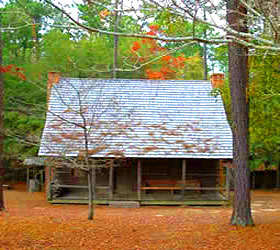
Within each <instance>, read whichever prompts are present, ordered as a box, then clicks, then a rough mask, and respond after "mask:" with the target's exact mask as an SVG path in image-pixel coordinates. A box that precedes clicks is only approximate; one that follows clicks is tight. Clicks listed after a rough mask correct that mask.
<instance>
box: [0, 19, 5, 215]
mask: <svg viewBox="0 0 280 250" xmlns="http://www.w3.org/2000/svg"><path fill="white" fill-rule="evenodd" d="M0 27H1V18H0ZM2 63H3V58H2V31H0V211H1V210H4V209H5V206H4V195H3V186H2V185H3V177H4V166H3V159H4V157H3V153H4V152H3V143H4V119H3V112H4V103H3V102H4V100H3V98H4V79H3V72H2V71H1V67H2Z"/></svg>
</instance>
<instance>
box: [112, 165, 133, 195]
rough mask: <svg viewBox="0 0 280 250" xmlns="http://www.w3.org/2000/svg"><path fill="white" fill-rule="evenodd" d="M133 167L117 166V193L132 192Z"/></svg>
mask: <svg viewBox="0 0 280 250" xmlns="http://www.w3.org/2000/svg"><path fill="white" fill-rule="evenodd" d="M132 176H133V168H132V167H116V168H115V181H116V186H115V187H116V189H115V191H116V193H117V194H120V195H122V194H124V195H125V194H130V193H131V192H132V186H133V178H132Z"/></svg>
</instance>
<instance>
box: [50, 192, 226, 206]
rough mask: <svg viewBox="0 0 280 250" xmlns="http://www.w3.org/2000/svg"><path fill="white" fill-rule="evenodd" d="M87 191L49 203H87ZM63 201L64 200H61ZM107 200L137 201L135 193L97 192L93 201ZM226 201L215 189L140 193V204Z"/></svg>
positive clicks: (61, 197)
mask: <svg viewBox="0 0 280 250" xmlns="http://www.w3.org/2000/svg"><path fill="white" fill-rule="evenodd" d="M87 199H88V196H87V193H86V192H81V191H80V192H79V190H73V191H72V192H71V193H65V194H63V196H60V197H58V198H56V199H54V200H53V201H51V203H87ZM63 201H65V202H63ZM109 201H137V193H114V194H113V198H112V199H109V198H108V194H102V193H98V194H97V199H96V201H95V203H98V204H108V202H109ZM225 202H227V198H226V196H225V195H223V194H221V193H219V192H217V191H201V192H197V191H196V192H193V191H191V192H185V194H184V197H182V194H181V193H180V192H175V193H174V194H172V193H171V192H168V191H162V192H161V191H156V192H155V191H149V192H147V193H143V192H142V194H141V201H140V203H141V204H150V205H165V204H166V205H168V204H170V205H180V204H189V205H196V204H198V205H200V204H201V205H203V204H205V205H211V204H213V205H218V204H224V203H225Z"/></svg>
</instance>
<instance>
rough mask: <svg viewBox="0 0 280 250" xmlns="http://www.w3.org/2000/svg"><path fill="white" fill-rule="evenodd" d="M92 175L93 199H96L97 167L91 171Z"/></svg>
mask: <svg viewBox="0 0 280 250" xmlns="http://www.w3.org/2000/svg"><path fill="white" fill-rule="evenodd" d="M91 175H92V183H93V185H92V200H93V201H94V200H96V167H93V168H92V171H91Z"/></svg>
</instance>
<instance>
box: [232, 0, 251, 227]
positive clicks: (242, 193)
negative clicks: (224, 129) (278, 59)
mask: <svg viewBox="0 0 280 250" xmlns="http://www.w3.org/2000/svg"><path fill="white" fill-rule="evenodd" d="M227 12H228V13H227V14H228V16H227V18H228V22H229V25H230V27H231V28H232V29H234V30H236V31H240V32H246V31H247V24H246V20H245V18H244V17H245V15H246V9H245V7H244V6H242V5H241V3H240V2H239V0H230V1H228V2H227ZM240 38H242V37H240ZM229 79H230V92H231V105H232V120H233V165H234V169H235V197H234V207H233V214H232V217H231V224H232V225H240V226H251V225H254V222H253V218H252V215H251V197H250V170H249V166H248V163H249V103H248V96H247V86H248V49H247V48H246V47H244V46H242V45H238V44H237V43H234V42H232V43H231V44H229Z"/></svg>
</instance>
